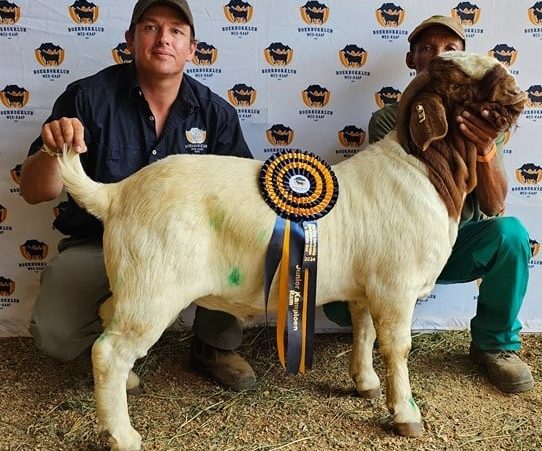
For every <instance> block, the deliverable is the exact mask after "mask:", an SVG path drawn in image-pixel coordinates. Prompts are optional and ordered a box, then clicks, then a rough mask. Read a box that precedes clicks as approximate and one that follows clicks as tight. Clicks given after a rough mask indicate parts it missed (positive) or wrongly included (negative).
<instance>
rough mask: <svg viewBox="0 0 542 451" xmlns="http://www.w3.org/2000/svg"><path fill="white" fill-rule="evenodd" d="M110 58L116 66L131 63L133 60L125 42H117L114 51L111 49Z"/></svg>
mask: <svg viewBox="0 0 542 451" xmlns="http://www.w3.org/2000/svg"><path fill="white" fill-rule="evenodd" d="M111 56H112V57H113V61H115V63H117V64H124V63H131V62H132V60H133V58H134V56H133V55H132V52H130V50H129V49H128V44H126V42H119V44H118V45H117V46H116V47H115V48H114V49H111Z"/></svg>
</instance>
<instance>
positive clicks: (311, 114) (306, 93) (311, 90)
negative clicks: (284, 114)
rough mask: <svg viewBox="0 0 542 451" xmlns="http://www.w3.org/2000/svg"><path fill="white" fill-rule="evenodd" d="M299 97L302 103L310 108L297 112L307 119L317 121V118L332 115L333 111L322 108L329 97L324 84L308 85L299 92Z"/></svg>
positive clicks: (329, 93)
mask: <svg viewBox="0 0 542 451" xmlns="http://www.w3.org/2000/svg"><path fill="white" fill-rule="evenodd" d="M301 97H302V99H303V103H304V104H305V105H306V106H308V107H309V108H311V109H309V110H301V111H299V114H300V115H303V116H306V118H307V119H312V120H315V121H318V120H319V119H324V118H325V117H326V116H332V115H333V111H328V110H324V109H323V108H324V107H325V106H326V105H327V104H328V103H329V100H330V99H331V92H329V91H328V89H327V88H325V87H324V86H320V85H310V86H309V87H307V88H306V89H305V90H303V91H302V92H301Z"/></svg>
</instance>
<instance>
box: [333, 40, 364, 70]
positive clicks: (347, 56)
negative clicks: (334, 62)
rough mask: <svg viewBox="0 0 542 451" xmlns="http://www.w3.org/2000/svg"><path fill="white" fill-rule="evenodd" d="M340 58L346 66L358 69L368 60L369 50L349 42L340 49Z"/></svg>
mask: <svg viewBox="0 0 542 451" xmlns="http://www.w3.org/2000/svg"><path fill="white" fill-rule="evenodd" d="M339 59H340V61H341V64H342V65H343V66H344V67H348V68H353V69H357V68H360V67H362V66H364V65H365V63H366V62H367V52H366V51H365V49H363V48H362V47H358V46H357V45H355V44H349V45H347V46H345V47H344V48H343V49H342V50H339Z"/></svg>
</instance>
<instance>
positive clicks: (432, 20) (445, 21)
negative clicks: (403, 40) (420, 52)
mask: <svg viewBox="0 0 542 451" xmlns="http://www.w3.org/2000/svg"><path fill="white" fill-rule="evenodd" d="M435 25H438V26H441V27H446V28H448V29H449V30H451V31H452V32H454V33H455V34H456V35H457V36H459V37H460V38H461V40H462V41H463V44H464V43H465V30H463V25H461V22H459V21H458V20H456V19H454V18H452V17H448V16H431V17H429V18H428V19H425V20H424V21H423V22H422V23H421V24H420V25H418V26H417V27H416V28H414V30H412V32H411V33H410V35H409V36H408V42H412V41H413V40H414V38H415V37H416V36H418V35H419V34H420V33H421V32H422V31H423V30H425V29H426V28H429V27H434V26H435Z"/></svg>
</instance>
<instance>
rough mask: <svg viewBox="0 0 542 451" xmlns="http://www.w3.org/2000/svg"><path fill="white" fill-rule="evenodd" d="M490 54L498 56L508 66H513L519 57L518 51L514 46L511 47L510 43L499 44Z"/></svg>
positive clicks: (494, 56)
mask: <svg viewBox="0 0 542 451" xmlns="http://www.w3.org/2000/svg"><path fill="white" fill-rule="evenodd" d="M488 54H489V56H492V57H493V58H496V59H497V60H498V61H500V62H501V63H502V64H504V65H505V66H506V67H510V66H512V65H513V64H514V63H515V62H516V59H517V57H518V52H517V50H516V49H515V48H514V47H510V46H509V45H508V44H498V45H496V46H495V47H493V48H492V49H491V50H490V51H489V52H488Z"/></svg>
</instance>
